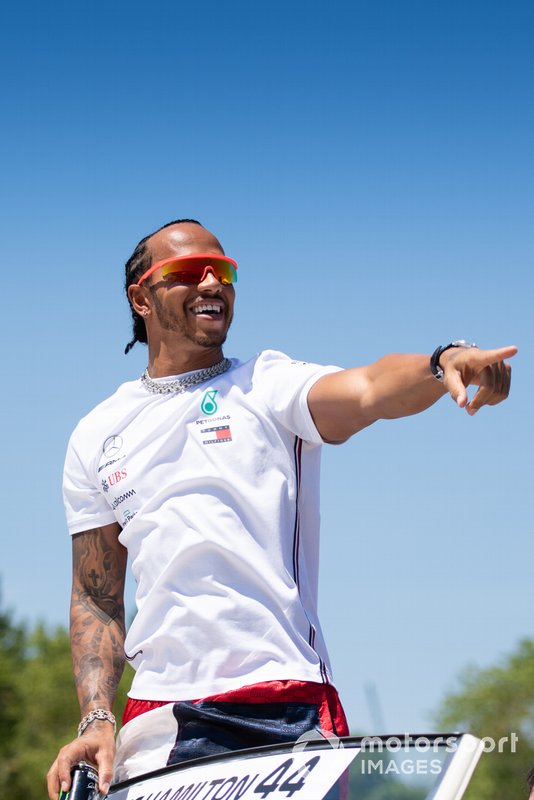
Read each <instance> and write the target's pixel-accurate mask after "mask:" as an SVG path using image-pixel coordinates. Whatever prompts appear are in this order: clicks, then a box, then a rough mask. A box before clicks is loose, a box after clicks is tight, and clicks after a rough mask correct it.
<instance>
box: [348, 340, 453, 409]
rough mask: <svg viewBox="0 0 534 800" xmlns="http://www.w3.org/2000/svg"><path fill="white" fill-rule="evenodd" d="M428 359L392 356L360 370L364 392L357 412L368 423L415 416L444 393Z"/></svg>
mask: <svg viewBox="0 0 534 800" xmlns="http://www.w3.org/2000/svg"><path fill="white" fill-rule="evenodd" d="M429 363H430V356H428V355H418V354H402V353H392V354H390V355H387V356H384V357H383V358H380V359H379V360H378V361H376V362H375V363H374V364H371V365H369V366H368V367H364V370H365V372H366V379H367V391H366V393H365V394H364V396H363V397H362V400H361V410H362V412H363V413H367V414H368V415H369V417H370V419H371V420H372V421H375V420H377V419H397V418H398V417H408V416H410V415H411V414H419V412H421V411H424V410H425V409H426V408H429V407H430V406H431V405H433V404H434V403H435V402H436V401H437V400H439V398H440V397H442V396H443V395H444V394H445V389H444V387H443V384H441V383H440V382H439V381H437V380H436V378H435V377H434V375H433V374H432V373H431V371H430V367H429Z"/></svg>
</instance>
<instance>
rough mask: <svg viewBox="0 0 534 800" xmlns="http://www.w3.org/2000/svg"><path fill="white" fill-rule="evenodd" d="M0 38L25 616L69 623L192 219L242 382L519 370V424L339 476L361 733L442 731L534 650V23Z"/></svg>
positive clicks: (208, 13) (112, 15) (465, 19)
mask: <svg viewBox="0 0 534 800" xmlns="http://www.w3.org/2000/svg"><path fill="white" fill-rule="evenodd" d="M0 31H1V33H0V37H1V47H0V61H1V62H2V74H3V75H4V86H3V89H2V94H3V102H2V109H3V122H2V126H1V128H0V141H1V151H2V154H3V169H2V173H3V180H2V188H1V190H0V191H1V192H2V195H3V213H2V218H1V220H0V225H1V226H2V234H3V235H2V243H3V247H2V262H3V276H4V280H3V314H2V326H3V340H4V343H5V347H4V370H5V372H6V380H5V390H4V391H5V399H4V405H3V409H4V411H3V414H2V438H3V442H4V458H3V460H2V486H3V489H4V500H3V508H4V524H5V534H4V536H3V542H4V546H3V558H2V562H1V566H0V575H1V579H2V603H3V606H4V607H7V608H10V609H12V610H13V612H14V615H15V617H16V619H18V620H23V619H25V620H28V621H30V622H34V621H36V620H37V619H43V620H45V621H46V622H48V623H49V624H50V625H55V624H67V619H68V616H67V606H68V596H69V591H70V543H69V539H68V535H67V533H66V528H65V523H64V519H63V509H62V502H61V494H60V482H61V469H62V462H63V456H64V451H65V446H66V442H67V439H68V436H69V434H70V432H71V430H72V428H73V427H74V425H75V424H76V422H77V420H78V419H79V418H80V417H81V416H82V415H83V414H84V413H86V412H87V411H88V410H89V409H90V408H91V407H92V406H93V405H95V404H96V403H97V402H98V401H99V400H101V399H103V398H104V397H106V396H107V395H108V394H110V393H111V392H112V391H113V390H114V388H115V387H116V385H117V384H118V383H120V382H121V381H123V380H128V379H131V378H132V377H135V376H137V375H139V374H140V373H141V372H142V370H143V368H144V366H145V364H146V351H145V350H144V348H142V347H141V346H136V348H135V349H134V351H132V353H130V354H129V355H128V356H124V355H123V348H124V345H125V344H126V342H127V341H128V340H129V339H130V329H129V313H128V309H127V306H126V302H125V300H124V298H123V294H122V270H123V264H124V261H125V260H126V258H127V257H128V256H129V254H130V252H131V251H132V250H133V248H134V246H135V244H136V242H137V241H138V240H139V239H140V238H141V237H142V236H144V235H145V234H147V233H149V232H150V231H151V230H153V229H155V228H157V227H159V226H160V225H161V224H163V223H164V222H166V221H168V220H169V219H173V218H176V217H194V218H197V219H200V220H201V221H202V222H203V223H204V224H205V225H206V226H207V227H208V228H210V229H211V230H213V231H214V232H215V233H216V234H217V235H218V237H219V238H220V239H221V241H222V242H223V244H224V247H225V249H226V251H227V253H228V254H229V255H231V256H232V257H234V258H236V259H237V261H238V263H239V266H240V272H239V284H238V286H237V289H238V300H237V306H236V319H235V322H234V326H233V328H232V331H231V334H230V337H229V341H228V344H227V347H226V353H227V354H228V355H233V356H237V357H240V358H243V359H245V358H247V357H249V356H251V355H253V354H254V353H255V352H257V351H259V350H261V349H264V348H276V349H280V350H283V351H285V352H287V353H289V354H291V355H292V356H294V357H297V358H303V359H305V360H308V361H317V362H320V363H334V364H339V365H341V366H353V365H357V364H363V363H368V362H370V361H373V360H375V359H376V358H378V357H379V356H381V355H382V354H384V353H386V352H391V351H401V352H402V351H407V352H423V353H430V352H432V350H433V349H434V348H435V347H436V346H437V345H438V344H440V343H446V342H448V341H450V340H451V339H454V338H467V339H471V340H474V341H476V342H477V343H479V344H480V345H481V346H498V345H505V344H517V345H518V346H519V348H520V352H519V355H518V356H516V358H515V359H514V386H513V392H512V395H511V397H510V399H509V400H508V402H507V403H505V404H503V405H501V406H499V407H496V408H493V409H484V410H483V411H481V412H480V414H478V415H477V416H476V417H475V418H473V419H470V418H468V417H467V415H466V414H465V413H463V412H461V411H460V410H459V409H457V408H455V407H454V404H453V403H452V402H451V401H450V400H448V399H443V400H442V401H440V403H438V404H437V405H436V406H434V407H433V408H432V409H430V410H429V411H428V412H426V413H425V414H423V415H420V416H418V417H413V418H410V419H406V420H401V421H395V422H383V423H378V424H377V425H375V426H373V427H372V428H371V429H368V430H366V431H364V432H362V433H361V434H360V435H358V436H357V437H355V438H354V439H353V440H352V441H351V442H349V443H348V444H346V445H344V446H342V447H339V448H325V453H324V467H323V492H322V506H323V543H322V569H321V598H320V605H321V609H322V620H323V627H324V629H325V634H326V637H327V641H328V642H329V645H330V651H331V657H332V661H333V665H334V672H335V675H336V676H337V682H338V685H339V688H340V691H341V694H342V698H343V700H344V702H345V705H346V707H347V710H348V713H349V718H350V722H351V724H352V727H353V728H354V729H358V730H360V731H362V732H365V733H376V732H381V730H379V729H382V730H383V729H387V731H388V732H392V731H394V732H399V731H404V730H412V731H415V730H422V729H428V728H432V727H433V724H432V718H431V714H430V712H432V711H433V710H435V709H436V708H437V706H438V705H439V702H440V700H441V698H442V696H443V694H444V693H445V692H446V691H447V690H449V689H450V688H452V687H454V685H455V682H456V677H457V675H458V673H459V672H460V671H461V670H462V669H463V668H464V667H465V665H467V664H477V665H479V666H485V665H489V664H492V663H495V662H496V661H499V660H500V659H501V658H502V657H503V656H504V655H505V654H506V653H508V652H510V651H511V650H512V649H513V648H514V646H515V645H516V643H517V642H518V640H519V639H520V638H521V637H523V636H532V635H534V624H533V622H532V595H533V592H532V588H531V587H532V560H533V559H532V556H533V540H532V533H533V530H532V528H533V523H532V513H531V509H530V503H529V497H531V495H532V489H531V475H532V457H531V453H532V433H531V420H532V413H531V397H532V394H533V390H534V378H533V375H532V368H531V360H532V359H531V355H532V346H533V336H532V301H533V278H532V266H533V248H532V244H533V241H532V239H533V236H532V227H533V226H532V219H533V218H534V213H533V212H534V202H533V194H532V186H533V185H534V159H533V147H532V142H533V141H534V125H533V123H534V106H533V101H534V87H533V78H532V76H533V75H534V56H533V50H532V46H531V43H532V35H533V32H534V8H533V6H532V4H531V3H528V2H514V3H504V2H467V3H466V2H457V1H456V0H452V2H447V3H445V2H433V1H432V0H425V2H416V1H415V0H378V1H377V2H373V3H371V2H366V3H364V2H357V1H355V2H335V0H333V2H330V3H329V4H328V6H327V5H326V4H324V5H316V6H313V5H310V4H309V3H303V2H299V1H297V2H286V3H281V2H270V3H269V4H268V5H267V4H265V5H261V4H251V3H241V2H227V3H221V2H218V3H215V2H205V3H202V4H190V3H188V4H185V3H176V2H173V3H171V2H157V1H156V2H153V3H152V4H151V5H150V6H148V5H147V4H145V3H138V2H128V3H126V2H123V0H117V2H114V3H112V4H110V3H104V2H92V3H88V2H70V3H64V2H57V3H52V4H46V5H43V4H41V3H37V2H32V3H21V4H19V5H17V6H15V5H14V4H11V5H10V7H4V8H3V10H2V11H1V12H0ZM372 697H375V698H378V702H377V701H376V700H373V699H372Z"/></svg>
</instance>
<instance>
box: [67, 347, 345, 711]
mask: <svg viewBox="0 0 534 800" xmlns="http://www.w3.org/2000/svg"><path fill="white" fill-rule="evenodd" d="M336 369H338V368H337V367H324V366H319V365H317V364H307V363H302V362H296V361H292V360H291V359H290V358H289V357H288V356H286V355H284V354H282V353H278V352H275V351H272V350H270V351H265V352H263V353H261V354H260V355H258V356H256V357H255V358H253V359H251V360H250V361H247V362H246V363H241V362H239V361H237V360H233V361H232V368H231V369H230V370H229V371H228V372H226V373H224V374H222V375H220V376H218V377H216V378H214V379H212V380H211V381H208V382H206V383H202V384H199V385H197V386H195V387H193V388H191V389H188V390H187V391H186V392H184V393H182V394H152V393H149V392H148V391H147V390H146V389H145V388H144V386H143V384H142V383H141V381H140V380H136V381H131V382H128V383H125V384H123V385H122V386H120V387H119V389H118V390H117V392H116V393H115V394H114V395H113V396H112V397H110V398H108V399H107V400H105V401H104V402H103V403H101V404H100V405H98V406H97V407H96V408H95V409H94V410H93V411H91V413H90V414H88V415H87V416H86V417H84V418H83V419H82V420H81V421H80V423H79V424H78V426H77V428H76V429H75V431H74V433H73V434H72V437H71V439H70V442H69V447H68V451H67V457H66V462H65V474H64V498H65V507H66V514H67V522H68V526H69V530H70V533H71V534H75V533H80V532H82V531H87V530H90V529H93V528H97V527H99V526H102V525H107V524H110V523H112V522H115V521H117V522H119V524H120V525H121V527H122V531H121V533H120V536H119V539H120V541H121V542H122V544H123V545H124V546H125V547H126V548H127V550H128V556H129V559H130V563H131V569H132V572H133V575H134V578H135V581H136V584H137V586H136V603H137V615H136V617H135V619H134V620H133V622H132V624H131V627H130V630H129V632H128V635H127V638H126V643H125V651H126V655H127V657H128V658H129V659H131V663H132V664H133V666H134V667H135V669H136V674H135V677H134V680H133V684H132V688H131V691H130V696H131V697H134V698H139V699H147V700H189V699H195V698H200V697H207V696H210V695H212V694H218V693H222V692H226V691H230V690H232V689H236V688H239V687H240V686H245V685H249V684H253V683H259V682H263V681H270V680H289V679H293V680H303V681H306V680H307V681H316V682H317V681H319V682H321V681H323V682H330V681H331V673H330V666H329V662H328V655H327V652H326V647H325V644H324V640H323V636H322V633H321V629H320V626H319V621H318V618H317V583H318V555H319V461H320V445H321V443H322V440H321V437H320V435H319V433H318V431H317V429H316V427H315V425H314V423H313V420H312V417H311V415H310V412H309V409H308V405H307V395H308V391H309V389H310V387H311V386H312V385H313V384H314V383H315V381H317V380H318V378H320V377H321V376H322V375H325V374H327V373H329V372H333V371H335V370H336ZM160 380H161V381H162V382H165V381H166V380H172V378H169V379H166V378H162V379H160Z"/></svg>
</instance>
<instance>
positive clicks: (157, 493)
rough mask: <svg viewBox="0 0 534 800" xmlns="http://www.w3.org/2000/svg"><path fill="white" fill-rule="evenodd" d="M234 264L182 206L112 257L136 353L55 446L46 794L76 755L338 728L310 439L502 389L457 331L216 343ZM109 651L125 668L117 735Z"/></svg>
mask: <svg viewBox="0 0 534 800" xmlns="http://www.w3.org/2000/svg"><path fill="white" fill-rule="evenodd" d="M237 274H238V270H237V264H236V263H235V261H233V259H231V258H228V257H227V256H226V255H225V254H224V251H223V248H222V247H221V245H220V243H219V241H218V240H217V239H216V238H215V236H213V234H211V233H210V232H209V231H208V230H206V229H205V228H204V227H202V225H200V224H199V223H198V222H196V221H194V220H178V221H174V222H171V223H169V224H168V225H165V226H164V227H163V228H161V229H159V230H158V231H157V232H155V233H154V234H152V235H150V236H148V237H146V238H145V239H143V240H142V241H141V242H140V243H139V244H138V246H137V247H136V249H135V251H134V253H133V255H132V256H131V258H130V259H129V260H128V262H127V264H126V291H127V294H128V299H129V303H130V307H131V311H132V316H133V339H132V341H131V342H130V343H129V345H128V347H127V348H126V352H128V350H129V349H130V348H131V347H132V346H133V345H134V344H135V342H137V341H139V342H144V343H147V344H148V366H147V369H146V370H145V372H144V373H143V375H142V376H141V378H140V379H138V380H135V381H132V382H129V383H126V384H124V385H122V386H121V387H119V389H118V390H117V392H116V393H115V394H114V395H113V396H112V397H110V398H108V399H107V400H105V401H104V402H103V403H101V404H100V405H99V406H97V408H95V409H94V410H93V411H92V412H91V413H90V414H89V415H88V416H87V417H85V418H84V419H83V420H81V422H80V423H79V425H78V426H77V428H76V430H75V431H74V433H73V435H72V437H71V440H70V443H69V448H68V452H67V457H66V462H65V475H64V496H65V506H66V513H67V521H68V525H69V530H70V533H71V535H72V543H73V589H72V603H71V640H72V654H73V665H74V675H75V681H76V686H77V691H78V698H79V702H80V709H81V716H82V720H81V723H80V726H79V731H78V733H79V735H78V737H77V738H76V739H75V740H74V741H73V742H71V743H70V744H68V745H66V746H65V747H64V748H62V750H61V751H60V753H59V755H58V758H57V759H56V761H55V762H54V764H53V765H52V767H51V769H50V772H49V776H48V787H49V795H50V797H51V798H53V799H55V798H56V797H57V794H58V791H59V788H60V786H62V787H63V788H64V789H67V788H68V787H69V785H70V769H71V767H72V765H73V764H75V763H76V762H78V761H80V760H86V761H89V762H91V763H93V764H95V765H96V766H97V767H98V768H99V773H100V787H101V790H102V791H104V792H105V791H107V788H108V786H109V783H110V781H111V780H112V775H113V767H112V765H113V761H114V758H115V755H116V759H115V773H114V774H115V780H117V779H121V780H122V779H125V778H128V777H132V776H134V775H137V774H140V773H142V772H145V771H147V770H149V769H153V768H156V767H157V766H163V765H165V764H174V763H178V762H180V761H183V760H186V759H189V758H195V757H198V756H201V755H207V754H212V753H220V752H224V751H226V750H233V749H238V748H242V747H248V746H258V745H262V744H269V743H274V742H287V741H293V740H295V739H297V738H298V737H299V736H300V735H302V734H304V733H306V732H308V731H310V730H314V729H322V730H324V731H329V732H332V733H334V734H337V735H344V734H346V733H348V728H347V723H346V720H345V717H344V714H343V710H342V707H341V705H340V702H339V698H338V695H337V692H336V689H335V686H334V683H333V678H332V672H331V668H330V664H329V659H328V654H327V650H326V646H325V642H324V639H323V636H322V633H321V628H320V624H319V620H318V617H317V583H318V543H319V507H318V497H319V458H320V450H321V445H322V444H323V443H324V442H342V441H344V440H346V439H347V438H348V437H350V436H352V435H353V434H355V433H357V432H358V431H360V430H361V429H362V428H365V427H367V426H369V425H371V424H372V423H373V422H375V421H376V420H378V419H391V418H395V417H402V416H407V415H410V414H415V413H418V412H420V411H423V410H424V409H426V408H428V407H429V406H430V405H432V404H433V403H434V402H436V401H437V400H438V399H439V398H440V397H442V396H443V395H445V394H447V393H448V394H450V395H451V396H452V398H453V399H454V400H455V401H456V403H457V404H458V406H459V407H460V408H465V409H467V412H468V413H469V414H471V415H472V414H474V413H476V412H477V411H478V409H479V408H480V407H481V406H483V405H494V404H496V403H498V402H500V401H501V400H503V399H504V398H505V397H506V396H507V394H508V390H509V384H510V368H509V366H508V365H507V364H506V363H505V361H504V359H506V358H509V357H511V356H513V355H514V354H515V352H516V348H515V347H504V348H500V349H497V350H480V349H478V348H476V347H475V346H474V345H470V344H469V343H467V342H465V341H463V340H459V341H455V342H451V343H450V344H449V345H445V346H442V347H439V348H437V349H436V350H435V352H434V353H433V355H432V356H430V355H414V354H412V355H401V354H393V355H389V356H385V357H383V358H381V359H380V360H379V361H377V362H375V363H374V364H371V365H369V366H365V367H357V368H353V369H348V370H341V369H339V368H337V367H333V366H329V367H324V366H320V365H317V364H311V363H302V362H297V361H294V360H292V359H291V358H289V357H288V356H286V355H284V354H282V353H279V352H275V351H269V350H267V351H264V352H262V353H260V354H259V355H257V356H255V357H254V358H252V359H250V360H249V361H247V362H241V361H239V360H237V359H229V358H225V357H224V355H223V350H222V347H223V344H224V342H225V339H226V335H227V332H228V329H229V327H230V324H231V321H232V316H233V309H234V299H235V283H236V281H237ZM470 384H473V385H476V386H478V390H477V392H476V394H475V396H474V397H473V399H472V400H471V402H469V403H468V397H467V391H466V387H467V386H469V385H470ZM127 558H128V559H129V561H130V565H131V569H132V572H133V575H134V578H135V582H136V604H137V615H136V617H135V619H134V620H133V622H132V624H131V626H130V629H129V631H128V634H127V635H126V632H125V623H124V600H123V593H124V580H125V571H126V562H127ZM125 659H128V660H129V661H130V662H131V663H132V665H133V666H134V668H135V670H136V672H135V676H134V679H133V682H132V687H131V690H130V693H129V701H128V704H127V707H126V711H125V715H124V720H123V721H124V723H125V724H124V726H123V728H122V731H121V734H120V737H119V741H118V744H117V752H116V749H115V740H114V729H115V721H114V718H113V715H112V713H111V708H112V704H113V699H114V696H115V691H116V687H117V684H118V682H119V679H120V676H121V674H122V669H123V665H124V661H125Z"/></svg>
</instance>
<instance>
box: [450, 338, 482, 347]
mask: <svg viewBox="0 0 534 800" xmlns="http://www.w3.org/2000/svg"><path fill="white" fill-rule="evenodd" d="M451 346H452V347H476V344H474V343H473V342H468V341H466V340H465V339H456V340H455V341H454V342H451Z"/></svg>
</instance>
